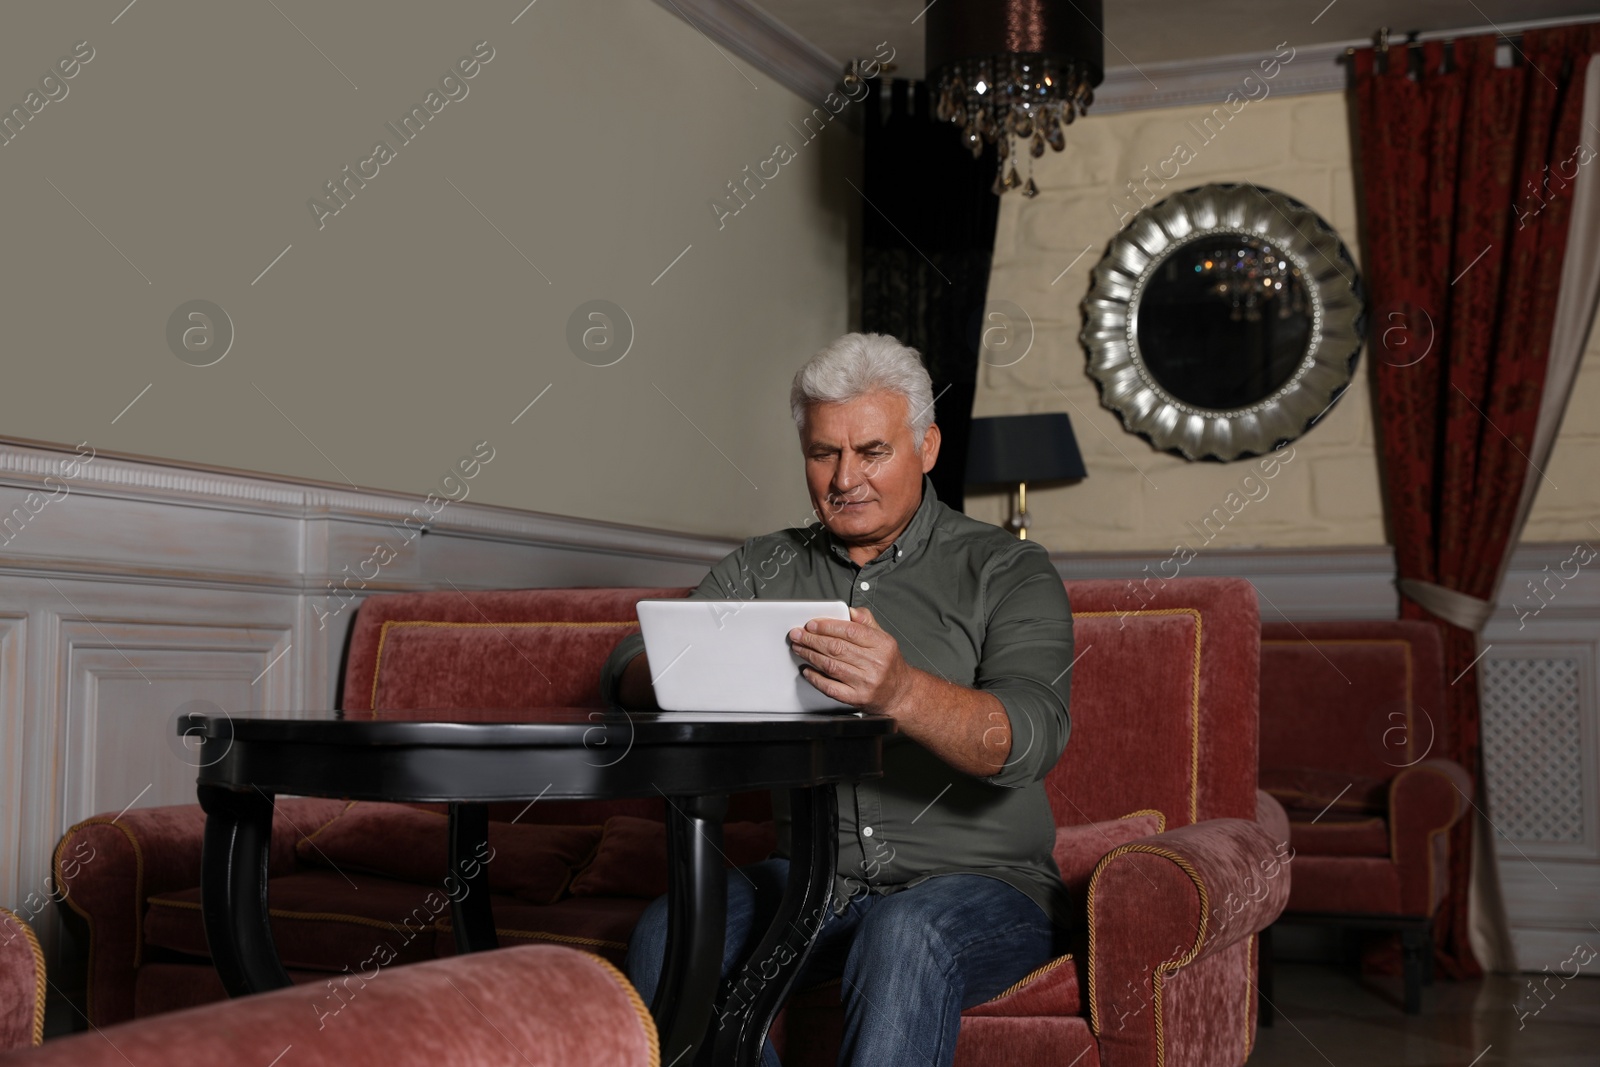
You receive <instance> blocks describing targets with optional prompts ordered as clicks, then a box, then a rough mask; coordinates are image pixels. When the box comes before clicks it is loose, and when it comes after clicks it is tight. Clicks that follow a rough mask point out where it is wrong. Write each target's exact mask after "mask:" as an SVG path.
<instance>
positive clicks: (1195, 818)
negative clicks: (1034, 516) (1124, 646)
mask: <svg viewBox="0 0 1600 1067" xmlns="http://www.w3.org/2000/svg"><path fill="white" fill-rule="evenodd" d="M1129 615H1132V616H1134V617H1138V616H1140V615H1188V616H1190V617H1191V618H1193V619H1194V673H1193V678H1192V680H1191V681H1190V683H1189V686H1190V690H1191V693H1190V697H1189V703H1190V718H1191V720H1192V722H1191V726H1190V737H1189V821H1190V822H1191V823H1195V822H1199V821H1200V646H1201V643H1202V641H1203V640H1204V636H1203V632H1202V627H1203V625H1204V623H1203V620H1202V619H1201V616H1200V609H1199V608H1142V609H1140V610H1139V611H1075V612H1073V613H1072V617H1073V618H1074V619H1104V618H1110V617H1112V616H1116V617H1117V618H1119V619H1121V618H1126V617H1127V616H1129Z"/></svg>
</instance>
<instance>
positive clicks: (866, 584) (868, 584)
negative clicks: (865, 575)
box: [861, 582, 872, 590]
mask: <svg viewBox="0 0 1600 1067" xmlns="http://www.w3.org/2000/svg"><path fill="white" fill-rule="evenodd" d="M861 588H862V589H863V590H867V589H871V588H872V583H871V582H862V583H861Z"/></svg>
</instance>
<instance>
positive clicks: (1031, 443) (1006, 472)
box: [966, 412, 1089, 541]
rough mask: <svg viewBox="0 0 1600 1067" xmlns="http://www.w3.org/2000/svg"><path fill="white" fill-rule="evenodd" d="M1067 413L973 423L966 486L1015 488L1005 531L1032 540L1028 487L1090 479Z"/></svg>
mask: <svg viewBox="0 0 1600 1067" xmlns="http://www.w3.org/2000/svg"><path fill="white" fill-rule="evenodd" d="M1088 475H1089V472H1088V471H1087V470H1085V469H1084V466H1083V455H1082V454H1081V453H1080V452H1079V451H1078V439H1077V438H1076V437H1075V436H1073V433H1072V420H1071V419H1069V418H1068V417H1067V414H1066V412H1051V413H1049V414H1044V415H997V416H994V417H992V418H987V419H973V420H972V433H971V438H970V441H969V443H968V445H967V478H966V482H967V484H968V485H1004V486H1007V487H1010V486H1012V485H1015V486H1016V487H1017V503H1016V510H1015V511H1014V512H1012V514H1011V515H1010V517H1008V518H1007V519H1006V523H1005V528H1006V529H1008V530H1010V531H1011V532H1012V533H1014V534H1016V535H1017V536H1018V537H1019V538H1021V539H1022V540H1024V541H1026V540H1027V539H1028V483H1029V482H1060V481H1074V480H1077V479H1080V478H1086V477H1088Z"/></svg>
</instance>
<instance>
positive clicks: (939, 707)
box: [883, 668, 1011, 778]
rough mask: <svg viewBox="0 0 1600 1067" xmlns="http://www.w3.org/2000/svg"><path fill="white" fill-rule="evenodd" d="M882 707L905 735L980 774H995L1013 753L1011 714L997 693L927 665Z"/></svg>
mask: <svg viewBox="0 0 1600 1067" xmlns="http://www.w3.org/2000/svg"><path fill="white" fill-rule="evenodd" d="M910 678H911V681H910V683H909V684H908V685H907V686H906V687H905V690H904V692H903V693H901V694H900V695H899V696H898V697H897V699H896V700H895V701H894V702H893V704H892V705H891V706H890V707H888V708H885V709H883V710H884V713H885V714H888V715H892V716H894V718H895V721H896V722H898V723H899V724H900V729H901V730H902V731H904V732H905V734H906V736H908V737H910V738H911V739H912V740H913V741H916V742H917V743H918V744H920V745H922V747H924V748H926V749H928V750H929V751H930V752H932V753H933V754H934V755H936V756H938V757H939V758H940V759H942V760H944V761H945V762H946V763H948V764H950V766H952V767H954V768H955V769H956V770H958V771H962V772H964V773H966V774H970V775H972V776H974V777H977V778H982V777H987V776H988V775H991V774H995V773H997V772H999V770H1000V769H1001V768H1002V767H1004V766H1005V762H1006V760H1007V758H1009V757H1010V755H1011V718H1010V716H1008V715H1007V714H1006V710H1005V705H1004V704H1002V703H1000V698H999V697H997V696H995V695H994V694H993V693H985V692H983V691H982V690H981V689H968V688H967V687H966V686H963V685H956V684H954V683H953V682H947V681H945V680H944V679H942V678H939V677H937V676H936V675H932V674H929V673H928V672H926V671H922V670H917V669H916V668H912V669H911V674H910Z"/></svg>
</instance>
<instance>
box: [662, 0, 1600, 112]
mask: <svg viewBox="0 0 1600 1067" xmlns="http://www.w3.org/2000/svg"><path fill="white" fill-rule="evenodd" d="M656 2H657V3H659V4H660V5H661V6H662V7H664V8H666V9H667V10H668V11H671V12H672V13H674V14H675V15H677V16H678V17H679V18H681V19H683V20H684V21H685V22H687V23H688V24H689V25H691V26H693V27H694V28H695V29H696V30H698V31H699V32H700V33H702V34H704V35H705V36H706V37H707V38H708V39H709V40H710V41H711V42H712V43H713V44H715V45H717V46H718V47H719V48H725V49H726V50H727V51H728V52H731V53H732V54H734V55H736V56H738V57H740V58H741V59H743V60H745V61H746V62H747V63H749V64H751V65H752V66H754V67H756V68H757V69H758V70H760V71H762V72H763V73H765V74H766V75H767V76H769V77H770V78H772V79H773V80H774V81H776V82H778V83H779V84H780V85H783V86H784V87H786V88H788V89H790V90H791V91H793V92H794V93H796V94H798V95H799V96H800V97H801V98H802V99H804V100H806V101H808V102H810V103H813V104H819V103H821V101H822V98H823V97H825V96H827V95H828V93H830V92H833V91H834V90H835V88H836V87H837V86H838V84H839V79H840V77H841V76H842V75H843V73H844V60H841V59H836V58H834V57H832V56H830V55H828V54H827V53H825V52H823V51H822V50H821V49H820V48H818V47H817V46H816V45H814V44H812V43H811V42H810V41H808V40H806V39H805V38H804V37H801V36H800V35H799V34H798V33H796V32H795V31H794V30H792V29H790V28H789V27H788V26H786V25H784V24H783V23H782V22H779V21H778V20H777V19H775V18H773V17H772V16H771V15H769V14H767V13H766V12H765V11H763V10H761V9H760V8H759V7H757V6H756V5H755V4H753V3H751V2H750V0H656ZM1597 18H1600V16H1587V17H1579V18H1559V19H1541V20H1538V21H1527V22H1515V23H1502V24H1500V25H1499V26H1497V27H1496V26H1481V27H1467V28H1463V29H1460V30H1451V31H1430V32H1427V33H1423V34H1422V35H1421V39H1422V40H1434V39H1441V38H1451V37H1468V36H1475V35H1478V34H1486V33H1496V32H1499V33H1503V34H1506V35H1516V34H1520V33H1522V32H1523V31H1525V30H1530V29H1535V28H1540V27H1545V26H1559V25H1570V24H1573V23H1583V22H1593V21H1596V19H1597ZM1394 39H1395V41H1396V42H1397V43H1398V42H1400V41H1402V40H1403V39H1404V38H1403V35H1400V34H1396V35H1395V38H1394ZM1371 43H1372V42H1371V41H1367V40H1359V41H1335V42H1331V43H1323V44H1307V45H1297V44H1294V42H1288V47H1292V48H1293V49H1294V53H1293V59H1292V60H1291V61H1289V62H1287V63H1283V62H1281V61H1280V63H1279V66H1278V72H1277V74H1276V75H1275V76H1274V77H1273V78H1271V79H1270V80H1267V82H1266V84H1267V85H1268V89H1269V94H1270V95H1272V96H1303V95H1306V94H1308V93H1327V92H1338V91H1341V90H1343V89H1344V88H1345V86H1346V85H1347V82H1348V75H1347V68H1346V66H1345V63H1344V60H1345V54H1346V52H1347V51H1348V50H1349V49H1351V48H1364V47H1366V46H1368V45H1370V44H1371ZM1272 58H1274V56H1273V53H1272V52H1271V51H1262V52H1250V53H1241V54H1238V55H1230V56H1211V57H1207V58H1203V59H1184V60H1174V61H1171V62H1166V63H1146V64H1144V65H1143V66H1142V67H1133V66H1121V67H1111V68H1108V69H1107V70H1106V77H1105V81H1104V82H1102V83H1101V85H1100V86H1099V87H1098V88H1096V89H1095V93H1094V104H1093V106H1092V107H1091V109H1090V111H1089V114H1091V115H1113V114H1116V113H1117V112H1119V111H1139V110H1144V109H1149V108H1160V107H1180V106H1183V105H1186V104H1210V103H1221V102H1222V101H1224V100H1225V99H1227V96H1228V94H1229V93H1230V92H1236V93H1239V95H1240V96H1241V97H1243V96H1245V95H1246V93H1245V89H1244V87H1243V81H1244V78H1245V77H1246V76H1247V75H1252V74H1253V75H1255V76H1256V77H1257V78H1258V79H1259V78H1260V77H1261V67H1260V65H1261V63H1262V61H1263V60H1270V59H1272ZM1251 91H1252V92H1255V93H1256V94H1257V96H1258V98H1259V93H1260V90H1259V89H1258V88H1254V83H1252V87H1251Z"/></svg>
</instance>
